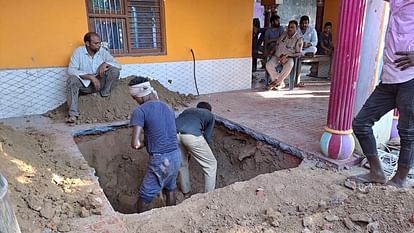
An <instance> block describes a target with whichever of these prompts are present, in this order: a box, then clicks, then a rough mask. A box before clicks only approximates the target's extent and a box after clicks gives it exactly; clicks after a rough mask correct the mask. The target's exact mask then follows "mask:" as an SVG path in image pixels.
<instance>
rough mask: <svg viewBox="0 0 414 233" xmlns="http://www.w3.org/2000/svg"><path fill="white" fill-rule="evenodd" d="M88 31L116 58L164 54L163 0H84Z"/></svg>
mask: <svg viewBox="0 0 414 233" xmlns="http://www.w3.org/2000/svg"><path fill="white" fill-rule="evenodd" d="M87 8H88V18H89V30H90V31H95V32H96V33H98V34H99V35H100V36H101V40H102V42H105V43H106V45H107V48H108V49H109V50H110V51H111V53H112V54H114V55H115V56H117V55H118V56H122V55H157V54H164V53H165V33H164V23H163V18H164V6H163V1H162V0H87Z"/></svg>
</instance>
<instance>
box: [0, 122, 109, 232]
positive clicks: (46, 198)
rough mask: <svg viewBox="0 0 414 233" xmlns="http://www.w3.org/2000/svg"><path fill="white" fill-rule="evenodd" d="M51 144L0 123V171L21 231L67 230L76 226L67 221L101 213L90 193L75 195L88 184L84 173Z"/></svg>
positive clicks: (42, 136)
mask: <svg viewBox="0 0 414 233" xmlns="http://www.w3.org/2000/svg"><path fill="white" fill-rule="evenodd" d="M52 141H53V140H52V138H51V137H50V136H48V135H45V134H42V133H39V132H36V131H34V130H30V129H29V130H28V131H27V132H26V133H25V134H23V133H20V132H17V131H15V130H13V129H11V128H9V127H6V126H4V125H2V124H0V161H1V162H0V171H1V173H2V174H3V175H4V176H5V177H6V179H7V180H8V182H9V189H8V193H9V197H10V198H11V201H12V203H13V206H14V211H15V213H16V216H17V220H18V222H19V225H20V228H21V231H22V232H33V231H34V232H40V230H41V229H49V230H51V231H50V232H52V231H53V232H56V231H59V232H67V231H71V230H74V229H75V228H76V226H71V225H70V224H69V223H68V222H69V221H68V220H69V219H72V218H78V217H79V216H81V215H85V214H100V212H101V206H100V204H99V203H96V201H95V200H96V198H95V196H94V195H93V194H92V193H85V192H83V193H82V192H78V187H81V186H85V185H86V184H87V183H88V180H87V179H85V178H84V177H86V175H87V171H86V170H85V169H82V168H80V166H79V165H77V164H76V163H75V162H73V161H70V160H69V156H67V155H66V156H65V155H64V154H61V153H59V152H57V151H55V150H54V145H53V143H52ZM36 230H39V231H36Z"/></svg>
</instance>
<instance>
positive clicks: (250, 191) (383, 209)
mask: <svg viewBox="0 0 414 233" xmlns="http://www.w3.org/2000/svg"><path fill="white" fill-rule="evenodd" d="M54 140H55V139H54V138H53V136H50V135H46V134H44V133H41V132H38V131H35V130H33V129H26V130H25V132H24V133H21V132H20V131H19V132H18V131H15V130H13V129H11V128H9V127H6V126H4V125H1V124H0V145H1V146H0V160H1V161H2V162H1V163H0V170H1V172H2V173H3V174H4V175H5V177H6V178H7V179H8V181H9V183H10V184H9V195H10V197H11V200H12V202H13V206H14V208H15V212H16V215H17V218H18V221H19V224H20V227H21V228H22V232H36V233H37V232H77V231H76V226H74V225H69V224H68V222H73V221H70V220H73V219H76V218H80V217H81V215H82V213H85V210H86V211H87V213H88V214H99V208H100V207H99V205H97V204H96V203H94V201H93V200H94V194H93V192H84V191H79V190H78V189H77V188H78V187H79V186H81V185H82V184H84V183H86V182H87V181H88V179H90V177H88V176H87V174H88V172H87V170H86V169H85V167H82V166H80V165H78V164H77V161H73V159H71V157H70V156H67V155H65V154H62V153H60V152H59V150H60V149H57V148H55V146H54ZM228 140H230V139H228ZM229 173H230V172H229ZM54 174H57V175H59V176H58V177H60V178H58V177H57V176H55V175H54ZM346 175H348V173H346V172H337V171H331V170H324V169H320V168H317V167H316V166H315V165H313V164H311V163H309V162H308V161H305V162H302V165H301V166H300V167H298V168H293V169H287V170H282V171H277V172H273V173H269V174H264V175H259V176H257V177H255V178H253V179H251V180H249V181H246V182H236V183H234V184H232V185H230V186H226V187H224V188H220V189H217V190H215V191H214V192H211V193H208V194H195V195H193V196H192V197H191V198H189V199H186V200H184V201H183V202H182V203H181V204H179V205H177V206H174V207H166V208H158V209H153V210H151V211H148V212H146V213H143V214H139V215H138V214H129V215H124V214H119V216H120V217H121V219H122V221H123V222H124V225H125V226H126V227H127V228H128V232H131V233H132V232H325V233H327V232H398V233H400V232H414V224H413V219H412V218H413V216H412V215H413V213H414V191H413V189H399V190H398V189H394V188H392V187H385V186H373V187H372V188H368V189H366V190H363V191H364V192H362V191H361V190H358V189H357V190H355V191H353V190H350V189H347V188H345V187H344V186H343V185H342V184H343V181H344V179H345V177H346ZM45 229H46V230H45ZM114 232H116V231H114Z"/></svg>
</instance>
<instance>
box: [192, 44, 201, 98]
mask: <svg viewBox="0 0 414 233" xmlns="http://www.w3.org/2000/svg"><path fill="white" fill-rule="evenodd" d="M190 51H191V54H192V55H193V72H194V84H195V88H196V91H197V95H200V92H198V87H197V78H196V70H195V55H194V51H193V49H190Z"/></svg>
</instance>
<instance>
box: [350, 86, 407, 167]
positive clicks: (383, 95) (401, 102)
mask: <svg viewBox="0 0 414 233" xmlns="http://www.w3.org/2000/svg"><path fill="white" fill-rule="evenodd" d="M394 108H397V109H398V111H399V112H400V116H399V120H398V133H399V135H400V140H401V150H400V157H399V159H398V166H399V167H403V168H407V169H410V168H412V167H413V166H414V79H411V80H410V81H407V82H404V83H398V84H382V83H380V84H379V85H378V86H377V87H376V88H375V90H374V92H373V93H372V94H371V96H370V97H369V98H368V100H367V101H366V102H365V104H364V106H363V107H362V109H361V111H360V112H359V113H358V115H357V116H356V117H355V119H354V121H353V123H352V128H353V130H354V133H355V135H356V137H357V138H358V140H359V143H360V144H361V147H362V150H363V152H364V154H365V156H378V154H377V148H376V141H375V137H374V135H373V132H372V126H373V125H374V123H375V122H376V121H378V120H379V119H380V118H381V117H382V116H383V115H384V114H386V113H387V112H389V111H391V110H393V109H394Z"/></svg>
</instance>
